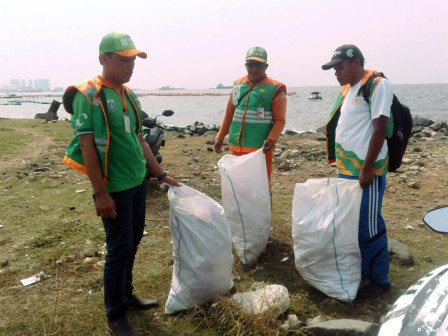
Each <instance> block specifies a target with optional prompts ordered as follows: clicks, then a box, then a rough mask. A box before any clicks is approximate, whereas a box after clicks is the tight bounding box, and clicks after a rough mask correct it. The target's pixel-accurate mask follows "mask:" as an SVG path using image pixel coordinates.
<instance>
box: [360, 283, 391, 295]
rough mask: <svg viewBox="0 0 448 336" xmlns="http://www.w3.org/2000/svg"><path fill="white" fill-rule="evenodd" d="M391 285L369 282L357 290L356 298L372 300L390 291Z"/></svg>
mask: <svg viewBox="0 0 448 336" xmlns="http://www.w3.org/2000/svg"><path fill="white" fill-rule="evenodd" d="M391 287H392V286H391V284H390V283H388V284H379V283H375V282H370V283H368V284H367V285H365V286H362V287H361V288H360V289H359V290H358V294H357V296H358V297H362V298H374V297H378V296H382V295H384V294H386V293H388V292H389V291H390V288H391Z"/></svg>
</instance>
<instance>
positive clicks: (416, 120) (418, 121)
mask: <svg viewBox="0 0 448 336" xmlns="http://www.w3.org/2000/svg"><path fill="white" fill-rule="evenodd" d="M412 123H413V124H414V126H423V127H428V126H431V125H432V124H434V121H432V120H430V119H427V118H423V117H420V116H414V117H413V118H412Z"/></svg>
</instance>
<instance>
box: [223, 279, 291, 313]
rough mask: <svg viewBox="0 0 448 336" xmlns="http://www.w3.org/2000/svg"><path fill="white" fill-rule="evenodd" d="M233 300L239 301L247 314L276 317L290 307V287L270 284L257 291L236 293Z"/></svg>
mask: <svg viewBox="0 0 448 336" xmlns="http://www.w3.org/2000/svg"><path fill="white" fill-rule="evenodd" d="M231 300H232V301H234V302H236V303H238V304H239V305H240V306H241V308H242V309H243V310H244V311H245V312H246V313H247V314H255V315H257V314H262V315H264V316H266V318H268V319H275V318H277V316H279V315H280V314H282V313H283V312H285V311H286V310H287V309H288V307H289V294H288V289H287V288H286V287H284V286H281V285H268V286H265V287H263V288H260V289H258V290H255V291H249V292H244V293H236V294H234V295H232V298H231Z"/></svg>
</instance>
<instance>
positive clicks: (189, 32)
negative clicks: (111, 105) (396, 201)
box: [0, 0, 448, 89]
mask: <svg viewBox="0 0 448 336" xmlns="http://www.w3.org/2000/svg"><path fill="white" fill-rule="evenodd" d="M0 31H1V32H2V39H1V40H2V42H1V44H2V52H1V53H0V85H2V84H9V80H10V79H11V78H18V79H35V78H48V79H50V85H51V87H52V88H53V87H58V86H59V87H66V86H68V85H70V84H73V83H75V82H78V81H80V80H84V79H88V78H91V77H93V76H95V75H97V74H101V71H102V68H101V65H100V64H99V62H98V46H99V43H100V41H101V38H102V37H103V36H104V35H105V34H107V33H109V32H112V31H118V32H124V33H127V34H129V35H130V36H131V38H132V40H133V41H134V43H135V45H136V47H137V48H138V49H139V50H143V51H145V52H147V53H148V58H147V59H139V58H138V59H137V60H136V64H135V69H134V75H133V77H132V78H131V81H130V82H129V83H128V85H129V86H130V87H131V88H134V89H157V88H159V87H161V86H171V87H178V88H179V87H182V88H186V89H208V88H211V87H216V85H218V84H219V83H223V84H224V85H231V84H232V83H233V81H234V80H235V79H236V78H239V77H241V76H243V75H244V74H245V73H246V70H245V68H244V61H245V55H246V52H247V50H248V49H249V48H250V47H253V46H262V47H264V48H265V49H266V50H267V53H268V63H269V68H268V70H267V74H268V76H270V77H272V78H274V79H277V80H279V81H281V82H283V83H285V84H286V86H287V87H288V86H289V87H297V86H328V85H338V84H337V82H336V79H335V77H334V71H333V70H328V71H323V70H322V69H321V66H322V64H324V63H326V62H328V61H329V60H330V59H331V56H332V54H333V51H334V50H335V49H336V48H337V47H338V46H340V45H342V44H347V43H352V44H355V45H357V46H358V47H359V48H360V49H361V51H362V53H363V54H364V57H365V59H366V64H365V67H366V68H372V69H376V70H379V71H382V72H384V73H385V75H386V76H387V77H388V78H389V80H390V81H391V82H392V83H396V84H426V83H447V82H448V66H447V62H448V0H425V1H422V0H374V1H372V0H368V1H364V0H340V1H335V0H281V1H274V0H270V1H268V0H240V1H237V0H221V1H215V0H126V1H115V0H96V1H92V0H77V1H67V0H21V1H8V2H6V1H3V2H2V6H1V8H0Z"/></svg>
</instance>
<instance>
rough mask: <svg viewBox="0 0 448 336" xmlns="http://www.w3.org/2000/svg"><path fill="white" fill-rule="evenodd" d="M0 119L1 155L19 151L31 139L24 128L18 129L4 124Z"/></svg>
mask: <svg viewBox="0 0 448 336" xmlns="http://www.w3.org/2000/svg"><path fill="white" fill-rule="evenodd" d="M2 120H3V119H0V155H1V154H14V153H18V152H19V150H20V148H22V147H23V146H25V145H26V144H27V142H28V140H29V137H28V135H27V134H26V133H25V132H24V131H23V130H17V129H15V128H13V127H10V126H4V125H3V123H2Z"/></svg>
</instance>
